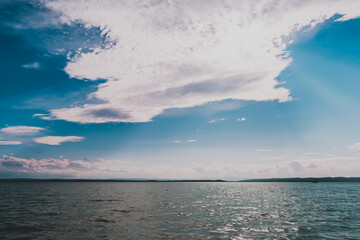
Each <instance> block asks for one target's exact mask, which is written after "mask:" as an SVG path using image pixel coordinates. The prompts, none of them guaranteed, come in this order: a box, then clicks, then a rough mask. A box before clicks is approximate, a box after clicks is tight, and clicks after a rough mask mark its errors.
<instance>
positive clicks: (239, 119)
mask: <svg viewBox="0 0 360 240" xmlns="http://www.w3.org/2000/svg"><path fill="white" fill-rule="evenodd" d="M236 120H237V121H239V122H244V121H246V118H244V117H241V118H238V119H236Z"/></svg>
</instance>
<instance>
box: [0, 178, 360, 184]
mask: <svg viewBox="0 0 360 240" xmlns="http://www.w3.org/2000/svg"><path fill="white" fill-rule="evenodd" d="M0 182H184V183H186V182H312V183H319V182H360V177H322V178H265V179H246V180H238V181H227V180H221V179H216V180H211V179H204V180H191V179H190V180H189V179H180V180H175V179H165V180H164V179H62V178H61V179H60V178H56V179H55V178H54V179H39V178H0Z"/></svg>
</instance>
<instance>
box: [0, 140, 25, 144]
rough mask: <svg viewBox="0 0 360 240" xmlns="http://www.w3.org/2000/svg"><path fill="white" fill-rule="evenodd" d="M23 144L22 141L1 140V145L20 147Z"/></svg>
mask: <svg viewBox="0 0 360 240" xmlns="http://www.w3.org/2000/svg"><path fill="white" fill-rule="evenodd" d="M20 144H22V142H20V141H3V140H0V145H20Z"/></svg>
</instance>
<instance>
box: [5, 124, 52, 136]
mask: <svg viewBox="0 0 360 240" xmlns="http://www.w3.org/2000/svg"><path fill="white" fill-rule="evenodd" d="M43 130H46V129H45V128H41V127H30V126H14V127H6V128H2V129H1V130H0V132H1V133H5V134H11V135H31V134H36V133H38V132H40V131H43Z"/></svg>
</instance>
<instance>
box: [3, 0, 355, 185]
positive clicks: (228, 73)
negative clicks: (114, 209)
mask: <svg viewBox="0 0 360 240" xmlns="http://www.w3.org/2000/svg"><path fill="white" fill-rule="evenodd" d="M359 42H360V2H358V1H353V0H326V1H325V0H302V1H300V0H299V1H296V0H295V1H294V0H278V1H272V0H244V1H215V0H214V1H209V0H206V1H205V0H195V1H194V0H193V1H175V0H173V1H170V0H169V1H166V0H163V1H153V0H149V1H146V0H144V1H133V0H131V1H130V0H129V1H125V0H122V1H117V0H107V1H95V0H79V1H70V0H54V1H50V0H30V1H21V0H15V1H10V0H9V1H8V0H3V1H1V2H0V49H1V50H0V52H1V54H0V84H1V87H0V178H14V177H17V178H18V177H20V178H99V179H105V178H136V179H140V178H141V179H143V178H145V179H226V180H240V179H249V178H274V177H325V176H332V177H335V176H348V177H349V176H353V177H356V176H359V170H360V125H359V122H360V109H359V103H360V94H359V93H358V92H359V89H360V48H359V44H358V43H359Z"/></svg>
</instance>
